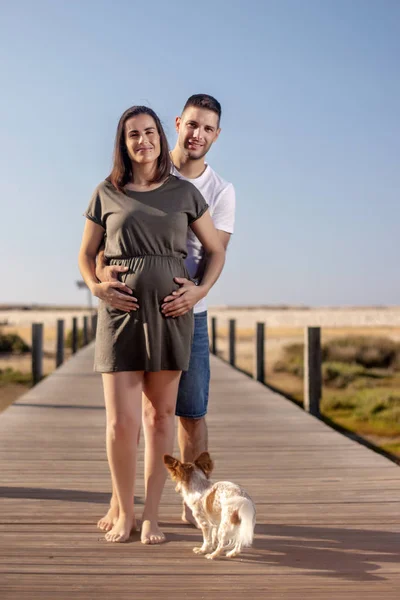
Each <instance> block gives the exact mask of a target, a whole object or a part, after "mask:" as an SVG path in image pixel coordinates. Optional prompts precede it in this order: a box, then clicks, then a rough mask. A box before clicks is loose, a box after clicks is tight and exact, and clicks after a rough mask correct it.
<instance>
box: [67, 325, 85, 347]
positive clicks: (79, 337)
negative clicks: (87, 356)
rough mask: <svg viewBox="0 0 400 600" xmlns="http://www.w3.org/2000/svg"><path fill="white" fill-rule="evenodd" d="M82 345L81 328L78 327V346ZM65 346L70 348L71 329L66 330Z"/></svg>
mask: <svg viewBox="0 0 400 600" xmlns="http://www.w3.org/2000/svg"><path fill="white" fill-rule="evenodd" d="M82 346H83V329H78V348H81V347H82ZM65 347H66V348H72V329H71V330H70V331H68V333H67V336H66V338H65Z"/></svg>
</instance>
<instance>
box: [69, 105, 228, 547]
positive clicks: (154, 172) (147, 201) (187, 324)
mask: <svg viewBox="0 0 400 600" xmlns="http://www.w3.org/2000/svg"><path fill="white" fill-rule="evenodd" d="M170 170H171V163H170V158H169V151H168V142H167V138H166V135H165V133H164V131H163V128H162V125H161V122H160V120H159V118H158V117H157V115H156V114H155V113H154V111H153V110H151V109H150V108H147V107H144V106H134V107H132V108H129V109H128V110H127V111H125V112H124V114H123V115H122V117H121V119H120V121H119V124H118V128H117V135H116V140H115V150H114V165H113V169H112V172H111V175H110V176H109V177H108V178H107V179H106V180H105V181H103V182H102V183H101V184H100V185H99V186H98V187H97V188H96V190H95V192H94V194H93V196H92V199H91V201H90V203H89V207H88V209H87V211H86V213H85V216H86V217H87V219H86V223H85V228H84V232H83V238H82V244H81V249H80V253H79V268H80V271H81V273H82V276H83V278H84V280H85V282H86V283H87V285H88V286H89V288H90V290H91V291H92V293H93V295H95V296H97V297H98V298H99V299H100V302H99V314H98V329H97V335H96V347H95V370H96V371H99V372H100V373H102V377H103V388H104V397H105V405H106V416H107V431H106V442H107V457H108V462H109V466H110V471H111V477H112V481H113V484H114V487H115V489H116V492H117V497H118V503H119V509H120V510H119V514H118V519H117V520H116V522H115V524H114V526H113V528H112V529H111V530H110V531H108V532H107V533H106V536H105V537H106V539H107V540H108V541H110V542H125V541H126V540H127V539H128V538H129V536H130V534H131V532H132V531H133V530H135V528H136V518H135V510H134V486H135V473H136V452H137V440H138V437H139V431H140V425H141V417H142V392H143V393H144V408H143V409H144V411H145V413H146V417H147V418H146V427H145V430H144V433H145V444H146V446H145V490H146V500H145V506H144V511H143V515H142V528H141V541H142V542H143V543H144V544H156V543H161V542H163V541H165V537H164V534H163V533H162V532H161V531H160V529H159V527H158V509H159V504H160V500H161V494H162V490H163V487H164V483H165V478H166V470H165V468H164V464H163V455H164V454H168V453H172V450H173V438H174V414H175V403H176V398H177V392H178V384H179V378H180V375H181V372H182V371H183V370H186V369H187V368H188V365H189V356H190V348H191V341H192V333H193V315H192V311H191V310H190V311H189V312H187V313H186V314H183V315H181V316H178V317H175V318H171V317H165V316H164V314H163V299H164V298H165V297H166V296H168V295H170V293H171V290H172V289H174V286H175V288H176V289H178V287H179V286H178V285H177V284H175V283H174V277H176V276H180V277H186V278H189V275H188V273H187V270H186V268H185V264H184V259H185V257H186V252H187V251H186V237H187V232H188V227H190V228H191V229H192V230H193V232H194V233H195V235H196V236H197V237H198V238H199V240H200V242H201V243H202V245H203V246H204V248H205V250H206V253H207V266H206V271H205V273H204V276H203V278H202V282H201V285H199V286H197V288H196V293H197V294H198V300H200V299H201V298H202V297H204V296H205V295H206V294H207V293H208V291H209V289H210V288H211V287H212V285H213V284H214V283H215V281H216V280H217V279H218V277H219V275H220V273H221V271H222V268H223V265H224V260H225V252H224V249H223V246H222V244H221V242H220V240H219V237H218V234H217V232H216V230H215V228H214V225H213V223H212V220H211V217H210V215H209V213H208V210H207V208H208V206H207V203H206V202H205V200H204V199H203V197H202V195H201V194H200V192H199V191H198V190H197V188H196V187H195V186H193V185H192V184H191V183H189V182H187V181H183V180H181V179H178V178H177V177H174V176H173V175H171V174H170ZM104 238H105V257H106V260H107V261H108V263H109V264H117V265H122V266H125V267H128V270H127V271H125V272H124V273H123V274H122V275H121V281H113V282H105V283H99V281H98V279H97V278H96V276H95V265H96V255H97V252H98V249H99V247H100V245H101V243H102V241H103V239H104ZM117 290H118V291H123V292H125V293H126V294H127V298H129V302H128V301H127V303H126V307H125V309H123V310H122V309H120V308H113V306H112V304H113V300H114V298H115V294H116V291H117ZM196 301H197V299H196Z"/></svg>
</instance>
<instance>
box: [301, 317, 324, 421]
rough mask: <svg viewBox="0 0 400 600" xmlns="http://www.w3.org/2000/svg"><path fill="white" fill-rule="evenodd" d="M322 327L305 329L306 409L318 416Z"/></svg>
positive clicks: (320, 386) (320, 384)
mask: <svg viewBox="0 0 400 600" xmlns="http://www.w3.org/2000/svg"><path fill="white" fill-rule="evenodd" d="M321 362H322V360H321V329H320V327H306V328H305V330H304V409H305V410H306V411H308V412H309V413H311V414H312V415H314V416H315V417H318V416H319V414H320V401H321V391H322V372H321Z"/></svg>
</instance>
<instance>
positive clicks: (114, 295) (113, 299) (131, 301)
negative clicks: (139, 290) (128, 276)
mask: <svg viewBox="0 0 400 600" xmlns="http://www.w3.org/2000/svg"><path fill="white" fill-rule="evenodd" d="M127 289H128V290H129V292H128V293H126V290H127ZM121 290H124V291H121ZM132 293H133V292H132V290H130V289H129V288H128V287H127V286H126V285H125V284H124V283H122V281H115V280H114V281H105V282H104V283H97V284H96V285H95V286H94V288H93V295H94V296H97V298H100V300H103V302H105V303H106V304H108V305H109V306H112V307H113V308H118V309H119V310H125V311H126V312H131V311H132V310H138V308H139V304H138V300H137V298H134V297H133V295H132ZM129 294H131V295H129Z"/></svg>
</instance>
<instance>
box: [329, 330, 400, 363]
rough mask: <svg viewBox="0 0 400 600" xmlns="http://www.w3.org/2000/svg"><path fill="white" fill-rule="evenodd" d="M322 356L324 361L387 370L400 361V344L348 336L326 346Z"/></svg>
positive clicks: (368, 337) (385, 340)
mask: <svg viewBox="0 0 400 600" xmlns="http://www.w3.org/2000/svg"><path fill="white" fill-rule="evenodd" d="M322 355H323V360H324V361H333V362H342V363H343V362H345V363H356V364H358V365H361V366H363V367H366V368H367V369H371V368H384V369H387V368H388V367H393V366H394V365H395V364H397V362H398V361H399V357H400V344H398V343H396V342H394V341H393V340H390V339H388V338H382V337H381V338H378V337H373V336H347V337H343V338H337V339H334V340H330V341H329V342H327V343H326V344H324V347H323V353H322Z"/></svg>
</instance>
